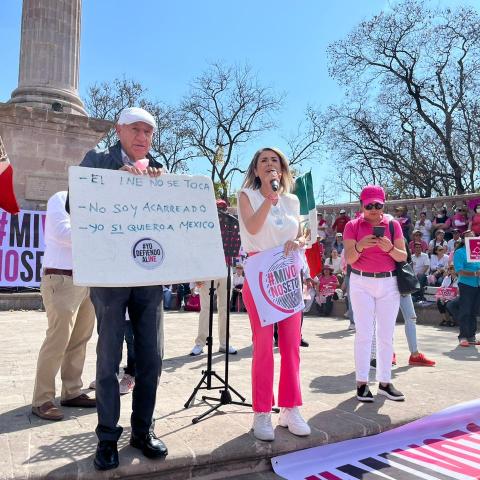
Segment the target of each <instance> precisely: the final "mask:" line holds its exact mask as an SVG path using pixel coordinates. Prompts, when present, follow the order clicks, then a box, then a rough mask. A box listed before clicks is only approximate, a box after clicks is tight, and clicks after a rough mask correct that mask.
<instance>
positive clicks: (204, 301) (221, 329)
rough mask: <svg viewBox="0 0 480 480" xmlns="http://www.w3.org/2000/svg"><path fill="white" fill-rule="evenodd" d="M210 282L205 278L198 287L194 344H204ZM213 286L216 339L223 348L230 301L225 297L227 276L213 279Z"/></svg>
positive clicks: (225, 340) (206, 331)
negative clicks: (215, 294) (216, 314)
mask: <svg viewBox="0 0 480 480" xmlns="http://www.w3.org/2000/svg"><path fill="white" fill-rule="evenodd" d="M210 283H211V282H210V280H207V281H206V282H204V283H203V285H202V286H201V288H200V317H199V319H198V335H197V338H196V340H195V344H196V345H200V346H201V347H204V346H205V342H206V341H207V336H208V317H209V313H210ZM213 286H214V288H215V290H216V292H217V312H218V341H219V343H220V346H221V347H223V348H224V347H225V344H226V343H227V309H228V307H229V303H230V301H229V299H227V277H225V278H220V279H218V280H214V282H213Z"/></svg>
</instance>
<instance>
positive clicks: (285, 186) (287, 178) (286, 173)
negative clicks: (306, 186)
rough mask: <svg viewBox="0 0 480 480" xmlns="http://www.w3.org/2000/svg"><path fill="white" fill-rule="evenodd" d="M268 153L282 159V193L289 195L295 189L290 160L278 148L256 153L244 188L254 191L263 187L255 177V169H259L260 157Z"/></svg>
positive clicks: (267, 148) (244, 182) (262, 149)
mask: <svg viewBox="0 0 480 480" xmlns="http://www.w3.org/2000/svg"><path fill="white" fill-rule="evenodd" d="M266 151H271V152H273V153H275V154H277V155H278V158H279V159H280V166H281V168H282V176H281V178H280V193H289V192H290V191H291V189H292V187H293V177H292V174H291V173H290V169H289V168H288V159H287V157H286V156H285V154H284V153H283V152H282V151H281V150H280V149H278V148H276V147H265V148H261V149H260V150H257V151H256V152H255V155H254V156H253V158H252V161H251V162H250V165H249V166H248V170H247V173H246V175H245V180H244V181H243V184H242V188H253V190H258V189H259V188H260V187H261V186H262V182H261V181H260V179H259V178H258V177H257V176H256V175H255V169H256V168H257V163H258V159H259V157H260V155H261V154H262V153H263V152H266Z"/></svg>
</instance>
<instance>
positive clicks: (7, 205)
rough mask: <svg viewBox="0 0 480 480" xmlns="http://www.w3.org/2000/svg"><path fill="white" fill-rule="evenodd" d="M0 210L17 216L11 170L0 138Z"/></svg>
mask: <svg viewBox="0 0 480 480" xmlns="http://www.w3.org/2000/svg"><path fill="white" fill-rule="evenodd" d="M0 208H3V210H5V211H7V212H9V213H11V214H17V213H18V212H19V211H20V209H19V207H18V203H17V199H16V198H15V192H14V191H13V169H12V166H11V165H10V162H9V160H8V157H7V152H6V150H5V146H4V145H3V142H2V138H1V137H0Z"/></svg>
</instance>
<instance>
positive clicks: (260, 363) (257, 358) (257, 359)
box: [242, 280, 302, 412]
mask: <svg viewBox="0 0 480 480" xmlns="http://www.w3.org/2000/svg"><path fill="white" fill-rule="evenodd" d="M242 295H243V302H244V304H245V307H246V309H247V312H248V316H249V317H250V325H251V327H252V340H253V360H252V400H253V401H252V403H253V411H254V412H270V411H271V409H272V406H273V405H275V396H274V394H273V372H274V366H273V325H267V326H264V327H262V326H261V324H260V319H259V317H258V313H257V307H256V305H255V302H254V300H253V297H252V293H251V291H250V287H249V285H248V282H247V281H246V280H245V282H244V284H243V289H242ZM301 322H302V313H301V312H298V313H296V314H294V315H292V316H291V317H288V318H286V319H285V320H282V321H281V322H278V347H279V350H280V356H281V362H280V381H279V384H278V406H279V407H287V408H292V407H297V406H300V405H302V392H301V388H300V337H301Z"/></svg>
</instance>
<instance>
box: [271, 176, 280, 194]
mask: <svg viewBox="0 0 480 480" xmlns="http://www.w3.org/2000/svg"><path fill="white" fill-rule="evenodd" d="M270 185H271V186H272V190H273V191H274V192H278V189H279V188H280V184H279V183H278V180H277V179H276V178H274V179H273V180H271V181H270Z"/></svg>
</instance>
